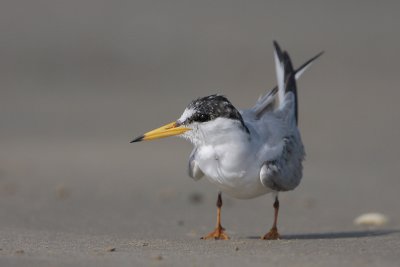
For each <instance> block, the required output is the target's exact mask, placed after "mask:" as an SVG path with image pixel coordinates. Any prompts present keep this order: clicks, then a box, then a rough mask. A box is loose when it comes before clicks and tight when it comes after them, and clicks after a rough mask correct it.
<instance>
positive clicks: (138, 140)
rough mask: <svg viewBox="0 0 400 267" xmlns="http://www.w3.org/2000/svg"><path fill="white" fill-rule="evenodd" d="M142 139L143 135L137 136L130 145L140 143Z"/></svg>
mask: <svg viewBox="0 0 400 267" xmlns="http://www.w3.org/2000/svg"><path fill="white" fill-rule="evenodd" d="M143 138H144V135H142V136H139V137H138V138H135V139H133V140H132V141H130V143H131V144H132V143H136V142H140V141H142V140H143Z"/></svg>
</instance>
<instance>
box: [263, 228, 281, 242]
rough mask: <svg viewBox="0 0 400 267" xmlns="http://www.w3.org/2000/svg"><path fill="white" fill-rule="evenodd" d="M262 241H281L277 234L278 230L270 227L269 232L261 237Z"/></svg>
mask: <svg viewBox="0 0 400 267" xmlns="http://www.w3.org/2000/svg"><path fill="white" fill-rule="evenodd" d="M261 239H262V240H278V239H281V236H280V234H279V233H278V228H276V227H272V228H271V230H269V232H268V233H266V234H265V235H264V236H263V237H261Z"/></svg>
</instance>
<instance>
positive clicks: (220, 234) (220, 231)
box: [201, 192, 229, 240]
mask: <svg viewBox="0 0 400 267" xmlns="http://www.w3.org/2000/svg"><path fill="white" fill-rule="evenodd" d="M221 207H222V197H221V192H219V193H218V199H217V226H216V227H215V230H214V231H213V232H211V233H209V234H208V235H206V236H204V237H202V238H201V239H215V240H217V239H219V240H228V239H229V236H228V235H227V234H225V232H224V230H225V229H224V227H222V226H221Z"/></svg>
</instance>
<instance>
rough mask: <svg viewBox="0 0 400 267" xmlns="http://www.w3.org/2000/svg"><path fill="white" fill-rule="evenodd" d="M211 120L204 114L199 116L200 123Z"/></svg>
mask: <svg viewBox="0 0 400 267" xmlns="http://www.w3.org/2000/svg"><path fill="white" fill-rule="evenodd" d="M209 118H210V117H209V116H208V115H207V114H204V113H202V114H199V116H198V121H200V122H205V121H208V120H209Z"/></svg>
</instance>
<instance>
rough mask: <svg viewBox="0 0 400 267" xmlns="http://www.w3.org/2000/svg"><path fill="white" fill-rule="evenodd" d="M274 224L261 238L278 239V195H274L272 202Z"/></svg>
mask: <svg viewBox="0 0 400 267" xmlns="http://www.w3.org/2000/svg"><path fill="white" fill-rule="evenodd" d="M274 211H275V212H274V224H273V225H272V228H271V230H269V232H268V233H266V234H265V235H264V236H263V237H261V239H264V240H277V239H280V238H281V236H280V235H279V233H278V227H277V223H278V212H279V200H278V196H276V197H275V202H274Z"/></svg>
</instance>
